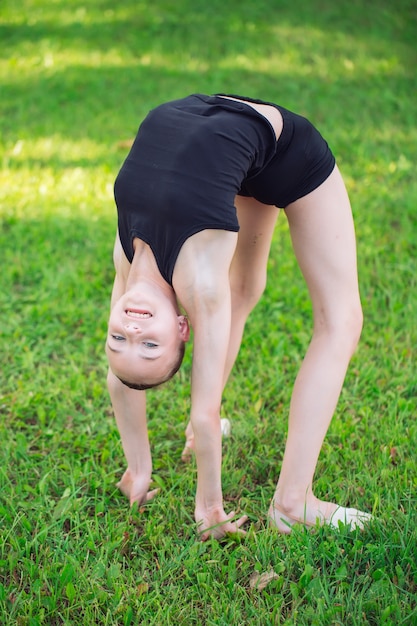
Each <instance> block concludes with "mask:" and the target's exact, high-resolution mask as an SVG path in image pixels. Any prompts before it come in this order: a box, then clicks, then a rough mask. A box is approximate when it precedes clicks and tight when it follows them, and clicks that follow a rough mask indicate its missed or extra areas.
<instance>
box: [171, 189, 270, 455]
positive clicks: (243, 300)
mask: <svg viewBox="0 0 417 626" xmlns="http://www.w3.org/2000/svg"><path fill="white" fill-rule="evenodd" d="M235 203H236V209H237V215H238V220H239V225H240V230H239V236H238V241H237V246H236V251H235V254H234V256H233V261H232V264H231V267H230V286H231V296H232V324H231V334H230V340H229V348H228V354H227V359H226V365H225V371H224V377H223V387H225V385H226V382H227V379H228V378H229V375H230V372H231V370H232V367H233V364H234V362H235V360H236V357H237V355H238V352H239V348H240V344H241V342H242V335H243V330H244V327H245V324H246V320H247V318H248V316H249V313H250V312H251V311H252V309H253V308H254V306H255V305H256V303H257V302H258V300H259V298H260V297H261V295H262V293H263V291H264V289H265V284H266V267H267V262H268V256H269V250H270V247H271V240H272V235H273V233H274V228H275V224H276V221H277V217H278V214H279V209H277V208H276V207H274V206H269V205H266V204H262V203H260V202H258V201H257V200H254V199H253V198H245V197H242V196H236V199H235ZM185 436H186V444H185V448H184V451H183V453H182V456H183V459H184V460H187V459H188V457H189V456H190V454H191V453H192V450H193V446H194V436H193V431H192V428H191V424H188V426H187V428H186V430H185Z"/></svg>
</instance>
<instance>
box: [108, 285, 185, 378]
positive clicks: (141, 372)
mask: <svg viewBox="0 0 417 626" xmlns="http://www.w3.org/2000/svg"><path fill="white" fill-rule="evenodd" d="M188 337H189V327H188V323H187V320H186V318H185V317H184V316H183V315H179V314H178V311H177V310H176V308H175V306H174V305H173V303H172V301H170V300H169V299H167V298H165V297H163V296H162V297H156V296H154V295H152V297H149V296H148V297H144V296H143V294H142V293H139V292H137V291H135V290H131V291H128V292H127V293H125V294H124V295H123V296H122V297H121V298H120V299H119V300H118V301H117V302H116V303H115V305H114V307H113V309H112V311H111V314H110V319H109V325H108V335H107V342H106V354H107V358H108V360H109V365H110V368H111V370H112V371H113V373H114V374H115V375H116V376H117V377H118V378H120V379H121V380H123V381H127V382H129V383H133V384H140V385H146V386H148V385H149V386H151V385H155V384H159V383H160V382H163V381H165V380H167V379H168V378H169V377H170V376H169V375H170V372H171V371H172V370H174V369H177V368H176V365H177V362H178V358H179V355H180V352H182V346H183V343H184V341H187V340H188Z"/></svg>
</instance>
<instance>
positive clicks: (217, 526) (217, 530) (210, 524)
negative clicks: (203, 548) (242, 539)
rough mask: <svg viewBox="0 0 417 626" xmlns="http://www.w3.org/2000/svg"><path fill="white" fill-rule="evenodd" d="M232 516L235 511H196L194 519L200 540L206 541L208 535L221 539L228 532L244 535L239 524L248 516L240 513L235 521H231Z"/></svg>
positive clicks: (241, 524) (228, 533)
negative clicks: (227, 512) (240, 515)
mask: <svg viewBox="0 0 417 626" xmlns="http://www.w3.org/2000/svg"><path fill="white" fill-rule="evenodd" d="M234 517H235V511H232V512H231V513H229V514H226V513H225V512H224V510H223V509H215V510H211V511H205V512H204V513H202V512H201V511H199V512H198V511H196V514H195V519H196V522H197V525H198V532H199V536H200V539H201V541H207V539H209V538H210V537H213V539H222V538H223V537H225V536H227V535H230V534H238V535H246V532H245V531H244V530H243V529H242V528H241V526H243V524H244V523H245V522H246V521H247V520H248V516H247V515H242V517H240V518H239V519H237V520H236V521H232V520H233V518H234Z"/></svg>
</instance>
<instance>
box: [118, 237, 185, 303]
mask: <svg viewBox="0 0 417 626" xmlns="http://www.w3.org/2000/svg"><path fill="white" fill-rule="evenodd" d="M133 248H134V251H135V252H134V255H133V259H132V263H131V265H130V269H129V274H128V277H127V281H126V290H129V289H132V288H133V287H138V286H142V287H146V288H152V289H156V290H158V291H160V292H162V293H163V294H164V295H165V296H166V297H168V298H169V299H170V300H171V301H172V303H173V304H174V305H175V307H177V299H176V296H175V292H174V290H173V288H172V287H171V285H169V284H168V283H167V282H166V280H165V279H164V278H163V277H162V275H161V272H160V271H159V268H158V265H157V263H156V260H155V257H154V255H153V252H152V250H151V248H150V247H149V246H148V244H146V243H145V242H143V241H142V240H140V239H135V240H134V242H133Z"/></svg>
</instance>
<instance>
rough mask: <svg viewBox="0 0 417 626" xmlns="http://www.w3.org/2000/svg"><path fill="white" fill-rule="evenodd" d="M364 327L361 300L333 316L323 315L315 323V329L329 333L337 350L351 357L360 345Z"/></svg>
mask: <svg viewBox="0 0 417 626" xmlns="http://www.w3.org/2000/svg"><path fill="white" fill-rule="evenodd" d="M362 327H363V312H362V307H361V304H360V302H359V301H357V302H352V303H351V304H350V305H349V306H346V307H344V308H343V310H339V311H337V312H335V313H334V314H333V315H331V316H326V317H324V318H323V317H322V318H321V320H319V322H318V324H315V331H317V332H318V333H319V334H322V333H324V334H325V335H327V337H328V338H330V341H331V342H332V343H333V345H334V346H335V348H336V349H337V351H338V352H341V353H343V354H345V355H346V356H347V357H349V358H350V357H351V356H352V355H353V353H354V352H355V350H356V347H357V345H358V342H359V338H360V336H361V332H362Z"/></svg>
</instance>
